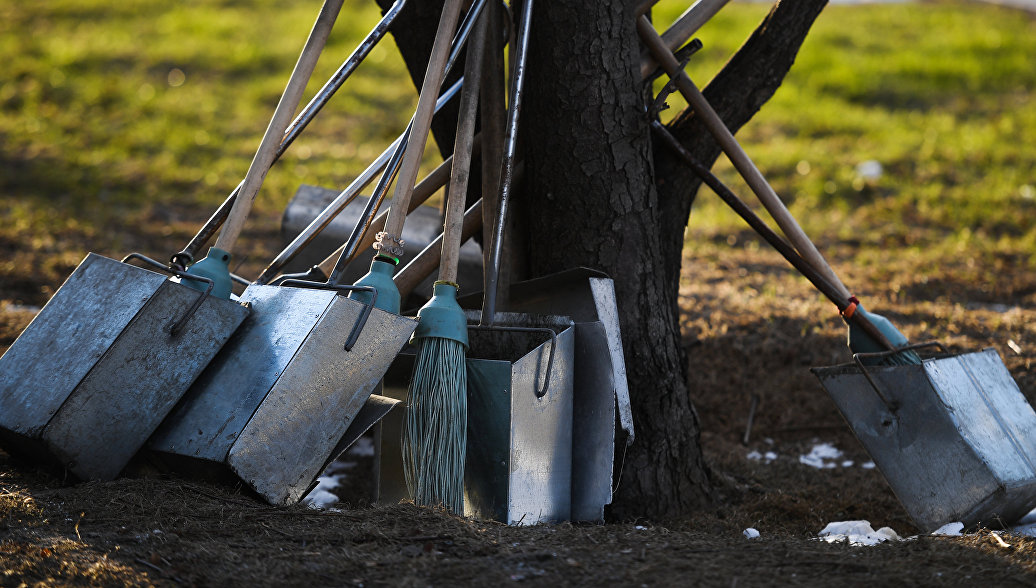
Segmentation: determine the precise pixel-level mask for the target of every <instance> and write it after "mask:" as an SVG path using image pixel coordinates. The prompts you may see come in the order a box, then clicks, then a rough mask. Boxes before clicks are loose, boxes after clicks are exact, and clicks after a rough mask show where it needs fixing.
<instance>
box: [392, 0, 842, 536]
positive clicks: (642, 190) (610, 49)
mask: <svg viewBox="0 0 1036 588" xmlns="http://www.w3.org/2000/svg"><path fill="white" fill-rule="evenodd" d="M378 2H379V3H382V4H383V6H384V5H385V4H387V3H388V0H378ZM639 2H640V0H600V1H598V2H579V1H576V0H541V1H540V2H537V3H536V5H535V7H534V10H533V23H532V38H531V40H530V55H529V66H528V79H527V81H526V95H525V106H524V109H523V112H522V117H521V128H522V130H521V141H522V149H521V154H522V155H523V157H524V161H525V176H524V182H523V186H522V187H521V189H519V190H516V192H515V198H514V201H513V210H514V213H513V214H515V215H516V216H517V217H519V218H518V219H516V220H517V223H516V226H517V227H518V230H520V231H522V232H523V233H524V235H522V236H523V237H525V240H526V241H527V243H528V246H527V248H526V253H527V255H528V257H527V260H526V262H527V267H526V268H525V270H526V272H527V273H528V274H529V275H533V276H536V275H543V274H548V273H552V272H555V271H560V270H563V269H567V268H570V267H573V266H580V265H584V266H589V267H594V268H597V269H601V270H603V271H605V272H607V273H608V274H609V275H611V276H612V278H613V279H614V280H615V289H616V296H617V298H618V303H619V306H620V309H621V312H620V318H621V328H622V334H623V343H624V350H625V354H626V365H627V377H628V379H629V385H630V393H631V400H632V403H633V413H634V421H635V425H636V433H637V437H636V443H635V444H634V445H632V446H631V447H629V448H628V450H627V451H625V452H623V451H622V450H620V451H619V452H618V456H619V459H620V460H623V461H624V463H623V464H622V465H621V470H617V471H621V480H620V481H619V485H618V490H617V493H616V496H615V501H614V503H613V506H612V508H611V510H610V513H609V516H610V517H611V518H618V519H628V518H634V517H646V518H651V519H663V518H672V517H679V516H683V515H686V514H688V513H690V512H693V511H694V510H695V509H700V508H702V507H704V506H707V505H708V504H710V503H711V502H712V501H713V500H714V499H715V493H714V491H713V489H712V484H711V480H710V473H709V469H708V467H707V465H706V463H705V460H704V458H703V456H702V452H701V446H700V438H699V437H700V435H699V430H700V428H699V421H698V415H697V413H696V412H695V409H694V405H693V403H692V401H691V396H692V393H693V392H697V391H691V390H688V387H687V369H688V361H687V360H688V358H687V355H686V352H685V350H684V348H683V346H682V344H681V333H680V329H679V314H680V309H679V308H678V305H677V292H678V285H679V278H680V265H681V260H682V250H683V231H684V227H685V226H686V224H687V219H688V215H689V212H690V206H691V203H692V201H693V198H694V194H695V193H696V191H697V188H698V186H699V184H700V180H698V179H697V178H696V177H694V176H693V174H692V173H691V172H690V171H689V170H687V169H686V167H684V166H683V165H681V164H680V163H679V162H678V160H677V159H676V158H675V157H673V156H672V155H671V154H669V153H668V152H667V151H666V150H665V149H664V148H658V149H655V147H654V145H653V144H652V139H651V135H650V131H649V127H648V118H647V114H646V112H645V102H644V94H643V90H644V86H643V84H642V82H641V80H640V79H639V55H640V45H639V41H638V38H637V34H636V29H635V19H634V15H633V9H634V8H635V6H636V5H637V4H639ZM417 4H419V5H420V4H424V5H425V7H424V8H422V10H428V11H430V13H431V12H434V11H435V9H433V8H428V7H427V5H436V6H437V5H439V4H441V2H428V3H417ZM825 4H826V0H797V1H795V2H789V1H785V2H781V3H778V4H777V6H776V7H775V9H774V10H773V11H771V13H770V14H769V15H768V16H767V18H766V20H764V21H763V23H762V24H761V25H760V27H759V28H758V29H757V30H756V32H755V33H754V34H753V35H752V37H751V38H750V39H749V40H748V41H747V42H746V44H745V45H744V46H743V47H742V48H741V49H740V50H739V52H738V53H737V55H735V56H734V57H733V58H732V59H731V61H730V62H729V63H728V64H727V66H726V67H725V68H724V69H723V71H722V72H721V73H720V74H719V75H718V76H717V77H716V79H715V80H713V82H712V83H711V84H709V86H708V87H707V88H706V89H705V95H706V96H707V97H708V98H709V100H710V101H711V102H712V104H713V106H714V107H715V108H716V110H717V111H718V112H719V114H720V116H721V117H723V119H724V120H725V121H727V124H728V126H729V127H730V128H731V130H736V129H738V128H740V127H741V126H742V125H743V124H744V123H745V122H747V121H748V120H749V119H750V118H751V116H752V115H753V114H754V113H755V112H757V111H758V110H759V108H760V106H761V105H762V104H763V103H764V102H765V101H766V100H768V99H769V98H770V96H772V95H773V92H774V91H775V90H776V88H777V87H778V86H779V85H780V82H781V80H782V79H783V78H784V75H785V74H786V73H787V71H788V69H789V68H790V66H791V64H792V62H793V61H794V56H795V55H796V53H797V51H798V48H799V47H800V46H801V43H802V40H803V39H804V38H805V35H806V33H807V32H808V30H809V28H810V26H811V25H812V22H813V20H814V19H815V18H816V16H817V15H818V14H819V12H820V10H821V9H822V8H823V6H824V5H825ZM516 13H517V11H516ZM436 14H437V13H436ZM428 18H431V17H429V16H425V19H428ZM403 22H404V21H402V20H401V21H400V24H399V25H398V26H397V31H403V30H407V29H404V28H403V27H404V24H403ZM425 28H427V27H425ZM432 28H433V29H434V27H432ZM415 37H416V36H414V35H410V34H409V33H408V34H407V35H397V36H396V39H397V43H399V44H400V48H401V51H403V55H404V58H405V59H406V60H407V61H408V62H413V65H411V67H410V69H411V71H412V72H413V71H422V72H423V63H424V61H425V60H426V59H427V58H426V55H427V48H425V49H423V50H422V49H421V48H420V47H418V46H417V45H418V43H417V42H416V41H415ZM424 43H425V44H427V45H430V40H426V41H424ZM404 45H406V46H407V48H404ZM422 51H423V53H424V55H425V57H422V55H421V54H422ZM442 119H443V120H444V121H446V120H449V117H442ZM442 124H443V125H449V124H450V123H447V122H444V123H442ZM670 126H671V130H672V131H673V132H674V134H675V135H676V136H677V138H678V139H679V140H680V141H681V143H683V144H684V145H685V146H686V147H687V148H688V149H690V150H691V152H692V153H694V154H695V155H696V156H697V157H699V158H700V160H701V161H702V162H703V163H704V164H705V165H706V166H709V165H711V164H712V163H713V162H714V161H715V159H716V157H717V155H718V153H719V149H718V147H717V146H716V144H715V142H714V141H713V140H712V139H711V137H710V136H709V135H708V134H707V133H706V132H705V131H704V129H703V128H702V127H701V126H700V125H699V124H698V123H697V122H696V121H695V120H694V116H693V113H691V112H684V113H682V114H681V115H680V116H678V117H677V118H676V119H675V120H674V122H673V123H672V124H671V125H670ZM448 134H449V133H446V132H442V133H440V134H437V135H436V137H437V140H438V139H440V137H443V138H444V137H446V136H447V135H448ZM448 141H451V142H452V135H450V137H449V139H448ZM442 148H443V143H440V149H441V150H442ZM523 221H524V222H523Z"/></svg>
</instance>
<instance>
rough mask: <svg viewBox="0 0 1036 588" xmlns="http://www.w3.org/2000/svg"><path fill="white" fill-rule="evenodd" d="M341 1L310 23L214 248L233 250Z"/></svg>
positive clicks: (328, 3)
mask: <svg viewBox="0 0 1036 588" xmlns="http://www.w3.org/2000/svg"><path fill="white" fill-rule="evenodd" d="M342 2H343V0H325V2H324V5H323V6H322V7H321V9H320V14H319V15H318V16H317V20H316V23H314V25H313V29H312V30H311V31H310V33H309V38H308V39H307V40H306V45H305V47H303V49H302V53H301V54H300V55H299V59H298V61H297V62H296V63H295V69H294V70H293V71H292V72H291V77H290V78H288V85H287V86H286V87H285V88H284V93H283V94H281V99H280V101H279V102H278V103H277V108H276V110H274V112H273V117H272V118H271V119H270V124H269V125H267V127H266V133H265V134H264V135H263V140H262V142H260V143H259V150H258V151H256V153H255V157H254V158H252V163H251V164H250V165H249V166H248V173H246V174H245V179H244V181H242V182H241V191H240V193H239V194H238V196H237V198H236V199H235V200H234V206H233V208H231V209H230V215H229V216H228V217H227V222H226V223H225V224H224V225H223V230H222V231H220V233H219V237H217V238H216V248H217V249H222V250H224V251H227V252H232V251H233V249H234V243H236V242H237V238H238V237H239V236H240V235H241V230H242V229H243V228H244V226H245V219H246V218H248V213H249V212H251V210H252V204H253V203H254V202H255V197H256V194H258V193H259V188H260V187H261V186H262V185H263V179H265V178H266V174H267V173H268V172H269V171H270V166H272V165H273V160H274V158H276V157H277V148H278V147H279V146H280V144H281V139H282V138H283V137H284V131H285V130H286V129H287V127H288V123H289V122H291V118H292V116H293V115H294V114H295V109H297V108H298V106H299V101H300V100H301V99H302V93H303V91H305V89H306V84H307V83H309V77H310V76H311V75H312V74H313V69H314V68H315V67H316V64H317V59H318V58H319V57H320V52H321V51H322V50H323V49H324V44H325V43H326V42H327V37H328V35H330V34H331V27H333V26H334V23H335V19H336V18H338V12H339V10H341V8H342Z"/></svg>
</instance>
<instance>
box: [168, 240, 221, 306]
mask: <svg viewBox="0 0 1036 588" xmlns="http://www.w3.org/2000/svg"><path fill="white" fill-rule="evenodd" d="M187 273H189V274H191V275H192V276H200V277H202V278H208V279H210V280H212V283H213V285H212V292H211V294H212V296H216V297H217V298H223V299H227V300H229V299H230V291H231V290H230V287H231V282H230V253H229V252H227V251H224V250H222V249H217V248H215V247H210V248H209V252H208V253H207V254H206V255H205V259H203V260H201V261H199V262H198V263H195V264H193V265H192V266H191V267H189V268H187ZM180 282H181V283H182V284H183V285H184V286H187V287H188V288H193V289H195V290H199V291H201V292H204V291H205V289H206V288H208V286H209V285H208V284H206V283H205V282H201V281H198V280H181V281H180Z"/></svg>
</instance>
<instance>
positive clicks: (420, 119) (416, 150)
mask: <svg viewBox="0 0 1036 588" xmlns="http://www.w3.org/2000/svg"><path fill="white" fill-rule="evenodd" d="M463 3H464V2H463V0H446V3H445V5H444V6H443V10H442V16H441V17H440V18H439V26H438V28H437V29H436V32H435V42H434V43H433V44H432V51H431V54H430V55H429V58H428V67H427V68H426V69H425V73H424V82H423V83H422V84H421V94H420V98H418V100H417V111H416V112H415V113H414V120H413V128H412V130H411V134H410V141H409V143H408V144H407V148H406V151H405V152H404V154H403V161H402V162H401V164H400V166H399V174H398V175H397V176H396V189H395V191H394V192H393V193H392V203H391V208H390V209H389V215H388V220H386V221H385V232H386V233H388V234H389V235H391V236H393V237H395V238H399V236H400V234H401V233H402V232H403V221H404V220H406V213H407V209H408V207H409V204H410V197H411V195H412V194H413V191H414V180H416V179H417V171H418V167H419V166H420V164H421V156H422V155H423V154H424V146H425V142H426V141H427V140H428V131H429V129H430V127H431V124H432V115H433V114H434V112H435V101H436V99H437V98H438V93H439V86H440V85H441V84H442V77H443V73H444V72H445V70H446V60H447V58H448V57H449V53H450V42H451V41H452V39H453V33H454V32H455V31H456V30H457V19H458V18H459V17H460V9H461V5H462V4H463Z"/></svg>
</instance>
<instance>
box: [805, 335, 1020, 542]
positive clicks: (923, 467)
mask: <svg viewBox="0 0 1036 588" xmlns="http://www.w3.org/2000/svg"><path fill="white" fill-rule="evenodd" d="M926 345H930V344H922V345H919V346H915V348H916V347H923V346H926ZM935 345H937V346H939V347H940V348H941V345H938V344H935ZM863 355H864V354H856V356H855V357H854V359H855V362H854V363H851V364H846V365H840V366H834V367H825V368H813V370H812V371H813V373H814V374H816V376H817V378H819V379H820V383H821V384H823V386H824V388H825V389H826V390H827V392H828V394H830V395H831V398H832V399H833V400H834V401H835V405H837V406H838V410H839V411H840V412H841V413H842V416H843V417H845V421H846V422H847V423H848V424H849V427H850V428H851V429H852V430H853V433H854V434H855V435H856V437H857V438H858V439H859V440H860V443H862V444H863V446H864V448H866V449H867V453H869V454H870V456H871V458H872V459H874V463H875V464H877V466H878V468H879V469H880V470H881V473H882V474H884V476H885V479H886V480H888V483H889V486H891V487H892V491H893V492H895V494H896V497H897V498H899V501H900V502H901V503H903V506H904V507H905V508H906V510H907V512H908V513H909V514H910V517H911V518H912V519H913V520H914V522H915V523H916V524H917V526H918V527H920V528H921V529H923V530H925V531H933V530H935V529H938V528H939V527H941V526H942V525H945V524H946V523H952V522H958V521H959V522H962V523H964V525H965V526H966V527H969V528H970V527H974V526H977V525H984V526H1000V525H1002V524H1007V523H1010V522H1013V521H1015V520H1017V519H1019V518H1021V517H1022V516H1024V515H1025V514H1026V513H1028V512H1029V511H1031V510H1032V509H1033V508H1034V507H1036V412H1033V409H1032V407H1031V406H1030V405H1029V403H1028V402H1026V400H1025V396H1023V395H1022V393H1021V391H1020V390H1019V389H1018V384H1016V383H1015V381H1014V379H1012V378H1011V374H1010V373H1008V371H1007V368H1006V367H1004V364H1003V362H1002V361H1001V359H1000V356H999V355H997V353H996V351H994V350H993V349H986V350H984V351H978V352H974V353H962V354H955V355H949V354H945V355H941V356H939V357H936V358H932V359H925V360H923V362H922V363H921V365H898V366H881V367H874V366H865V365H864V363H863V362H862V361H861V360H863V359H866V358H864V357H862V356H863Z"/></svg>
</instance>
